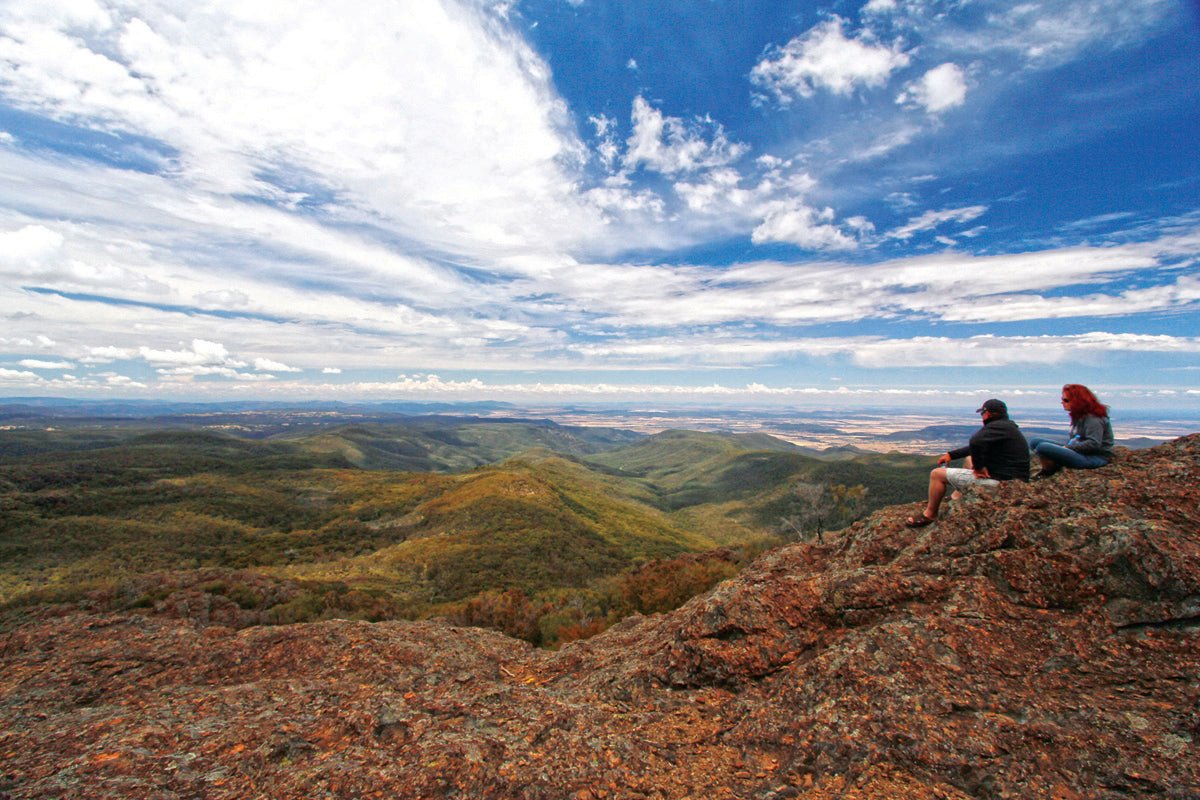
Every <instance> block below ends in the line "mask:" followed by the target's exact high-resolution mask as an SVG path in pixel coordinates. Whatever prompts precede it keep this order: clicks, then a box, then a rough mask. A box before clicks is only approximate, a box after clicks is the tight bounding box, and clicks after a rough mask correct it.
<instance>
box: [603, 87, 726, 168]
mask: <svg viewBox="0 0 1200 800" xmlns="http://www.w3.org/2000/svg"><path fill="white" fill-rule="evenodd" d="M632 120H633V133H632V134H631V135H630V137H629V141H628V142H627V143H626V145H627V146H626V150H625V156H624V159H623V165H624V167H625V169H627V170H633V169H637V168H638V167H645V168H647V169H652V170H654V171H656V172H662V173H664V174H667V175H675V174H677V173H681V172H694V171H696V170H699V169H705V168H709V167H720V166H724V165H725V164H729V163H730V162H733V161H736V160H737V159H739V158H741V157H742V155H744V154H745V153H746V151H747V147H746V146H745V145H743V144H739V143H737V142H731V141H729V139H728V137H726V135H725V131H724V129H723V128H722V127H721V126H720V125H719V124H717V123H714V122H713V121H712V120H710V119H701V120H697V121H695V122H693V123H687V122H684V121H683V120H682V119H680V118H679V117H669V116H665V115H664V114H663V113H662V112H661V111H659V110H658V109H656V108H654V107H653V106H651V105H650V103H648V102H647V101H646V100H645V98H643V97H641V96H640V95H639V96H638V97H636V98H634V101H633V114H632ZM706 129H707V130H706ZM706 134H708V135H707V136H706Z"/></svg>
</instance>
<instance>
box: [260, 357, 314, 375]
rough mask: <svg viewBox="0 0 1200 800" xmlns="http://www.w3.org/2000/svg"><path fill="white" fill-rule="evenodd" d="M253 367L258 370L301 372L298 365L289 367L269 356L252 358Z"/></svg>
mask: <svg viewBox="0 0 1200 800" xmlns="http://www.w3.org/2000/svg"><path fill="white" fill-rule="evenodd" d="M254 368H255V369H256V370H258V371H259V372H303V371H304V370H302V369H300V368H299V367H289V366H288V365H287V364H283V363H281V362H279V361H273V360H271V359H269V358H256V359H254Z"/></svg>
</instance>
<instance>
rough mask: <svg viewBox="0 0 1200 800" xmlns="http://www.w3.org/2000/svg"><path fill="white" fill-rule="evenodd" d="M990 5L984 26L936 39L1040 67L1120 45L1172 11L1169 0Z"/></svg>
mask: <svg viewBox="0 0 1200 800" xmlns="http://www.w3.org/2000/svg"><path fill="white" fill-rule="evenodd" d="M990 6H991V7H990V8H988V9H987V23H988V24H987V25H986V26H984V27H981V28H979V29H975V30H967V29H960V28H953V27H951V28H948V29H947V30H946V31H945V33H944V34H943V38H942V41H941V42H940V44H941V45H942V46H944V47H947V48H953V49H956V50H959V51H962V52H968V53H987V52H993V51H998V50H1007V51H1014V52H1017V53H1019V54H1020V55H1021V56H1022V57H1023V58H1024V59H1025V61H1026V62H1027V63H1028V64H1030V65H1031V66H1034V67H1037V68H1043V69H1044V68H1050V67H1054V66H1057V65H1059V64H1062V63H1065V62H1066V61H1069V60H1071V59H1072V58H1075V57H1076V56H1077V55H1078V54H1079V52H1080V51H1082V50H1084V49H1086V48H1089V47H1095V46H1101V47H1105V48H1116V47H1121V46H1124V45H1125V44H1127V43H1129V42H1130V41H1131V40H1133V39H1135V38H1138V37H1141V36H1144V35H1145V33H1146V31H1148V30H1150V29H1153V28H1154V27H1155V26H1156V25H1158V24H1159V23H1160V22H1161V21H1162V20H1163V19H1164V18H1165V17H1167V16H1168V15H1170V14H1172V13H1176V11H1175V3H1173V2H1171V0H1088V2H1086V3H1080V2H1075V1H1074V0H1042V1H1041V2H1023V3H1006V2H1001V3H993V4H990Z"/></svg>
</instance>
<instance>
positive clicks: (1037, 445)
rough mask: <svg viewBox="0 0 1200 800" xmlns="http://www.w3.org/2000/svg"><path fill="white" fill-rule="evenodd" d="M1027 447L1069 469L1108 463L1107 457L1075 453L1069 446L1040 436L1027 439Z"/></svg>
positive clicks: (1089, 467) (1087, 467)
mask: <svg viewBox="0 0 1200 800" xmlns="http://www.w3.org/2000/svg"><path fill="white" fill-rule="evenodd" d="M1029 449H1030V451H1031V452H1033V453H1036V454H1037V455H1038V456H1040V457H1042V458H1044V459H1046V460H1047V461H1052V462H1054V463H1055V464H1058V465H1059V466H1060V467H1069V468H1070V469H1095V468H1096V467H1103V466H1104V465H1106V464H1107V463H1108V459H1107V458H1106V457H1104V456H1096V455H1091V454H1088V453H1077V452H1075V451H1074V450H1072V449H1071V448H1069V447H1063V446H1062V445H1061V444H1057V443H1056V442H1052V441H1050V440H1049V439H1043V438H1041V437H1040V436H1035V437H1033V438H1032V439H1030V440H1029Z"/></svg>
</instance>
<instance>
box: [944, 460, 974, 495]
mask: <svg viewBox="0 0 1200 800" xmlns="http://www.w3.org/2000/svg"><path fill="white" fill-rule="evenodd" d="M963 468H964V469H974V468H975V465H974V464H972V463H971V457H970V456H967V458H966V460H965V461H963ZM950 499H951V500H961V499H962V492H960V491H959V490H958V489H955V490H954V493H953V494H951V495H950Z"/></svg>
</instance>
